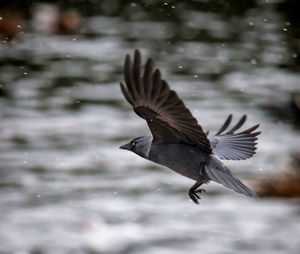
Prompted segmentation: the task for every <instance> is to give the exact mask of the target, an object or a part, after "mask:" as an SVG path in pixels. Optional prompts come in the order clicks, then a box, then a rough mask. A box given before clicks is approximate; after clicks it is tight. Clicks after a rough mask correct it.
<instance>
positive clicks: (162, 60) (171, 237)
mask: <svg viewBox="0 0 300 254" xmlns="http://www.w3.org/2000/svg"><path fill="white" fill-rule="evenodd" d="M204 2H205V1H204ZM254 3H255V4H254V5H253V6H247V8H245V9H244V11H243V13H242V14H241V15H231V16H230V15H229V16H226V15H224V13H222V12H219V11H203V10H201V8H200V9H196V8H192V7H193V6H189V5H184V6H181V5H180V4H179V3H178V6H177V5H176V4H171V3H170V4H169V3H163V2H162V3H160V4H161V6H162V7H161V8H162V10H160V9H158V10H157V11H158V12H159V11H161V12H163V13H165V15H166V16H168V14H170V13H171V14H172V15H175V16H176V19H174V20H173V19H170V20H168V19H167V18H166V19H158V18H155V17H153V16H151V15H150V14H148V13H147V11H145V9H144V10H142V7H143V6H144V5H142V4H136V3H127V4H126V5H125V4H124V6H122V8H124V10H126V11H124V12H125V14H126V15H129V17H131V18H128V16H126V15H125V14H124V15H123V14H122V13H121V14H120V15H93V16H87V17H84V18H83V20H84V22H83V32H82V33H79V34H73V35H55V34H51V35H45V34H40V33H37V32H35V31H34V30H30V29H28V30H27V31H25V32H24V33H23V34H22V36H21V38H19V39H17V40H14V41H12V42H11V43H9V42H8V41H6V40H5V39H3V40H2V42H1V43H0V85H1V89H0V92H1V93H0V114H1V122H0V133H1V136H0V138H1V140H0V161H1V163H0V175H1V177H0V205H1V213H0V218H1V219H0V229H1V230H0V253H18V254H19V253H22V254H23V253H47V254H48V253H149V254H150V253H151V254H155V253H163V254H168V253H175V254H176V253H194V252H201V253H291V254H292V253H299V252H298V251H299V249H300V243H299V233H300V225H299V200H298V199H290V200H284V199H267V198H265V199H262V200H253V199H249V198H246V197H243V196H241V195H238V194H236V193H234V192H232V191H230V190H228V189H225V188H223V187H222V186H220V185H217V184H214V183H210V184H209V185H208V186H205V187H206V189H207V192H208V193H207V194H205V195H203V198H202V200H201V202H200V205H199V206H195V205H194V204H193V203H192V202H190V201H189V198H188V196H187V190H188V188H189V187H190V186H191V185H192V184H193V182H192V181H191V180H189V179H185V178H184V177H181V176H180V175H177V174H175V173H174V172H172V171H170V170H169V169H166V168H163V167H160V166H158V165H155V164H153V163H151V162H148V161H146V160H144V159H141V158H139V157H138V156H136V155H134V154H131V153H128V152H125V151H121V150H119V149H118V147H119V146H120V145H121V144H122V143H124V142H126V141H127V140H128V139H130V138H131V137H136V136H140V135H146V134H148V133H149V131H148V129H147V127H146V123H145V122H144V121H143V120H142V119H140V118H139V117H138V116H136V115H135V114H134V113H133V112H132V109H131V108H130V106H129V105H128V104H127V103H126V102H125V100H124V98H123V97H122V95H121V92H120V90H119V86H118V82H119V81H122V80H123V77H122V65H123V59H124V56H125V54H127V53H130V54H132V53H133V49H134V48H140V49H141V51H142V54H143V57H144V59H146V57H148V56H151V57H153V58H154V59H155V60H156V64H157V66H159V68H161V70H162V72H163V75H164V77H165V78H166V79H167V80H168V81H169V83H170V85H171V87H172V88H174V89H175V90H176V91H178V93H179V95H180V96H181V98H182V99H183V100H184V101H185V103H186V104H187V106H188V107H189V108H190V109H191V111H192V113H193V114H194V115H195V116H196V118H197V119H198V120H199V122H200V123H201V125H202V126H203V128H204V129H205V130H208V129H209V130H211V133H212V134H213V133H214V131H216V130H217V128H218V127H219V126H220V124H222V123H223V121H224V120H225V118H226V117H227V115H228V114H229V113H233V115H234V116H235V119H236V120H237V119H238V118H239V117H240V116H241V115H242V114H244V113H245V114H247V115H248V126H249V127H250V126H251V125H254V124H256V123H261V126H260V130H261V131H262V134H261V136H260V138H259V144H258V154H257V155H255V156H254V157H253V158H251V159H250V160H247V161H242V162H230V161H229V162H226V164H227V165H228V166H229V167H230V168H231V169H232V171H233V172H234V174H235V175H237V176H238V177H240V178H241V179H242V180H243V181H245V182H247V180H248V183H249V181H250V180H253V179H257V178H259V177H260V176H262V175H264V174H266V173H275V172H280V171H284V170H287V169H288V167H289V164H290V161H291V159H290V153H291V152H294V151H297V150H298V149H299V144H300V137H299V128H298V127H297V126H295V125H293V124H292V123H291V122H289V121H288V120H287V121H281V120H280V119H276V118H273V117H271V116H270V115H269V114H268V113H267V112H266V111H265V110H264V108H265V106H266V105H283V104H284V103H287V102H288V101H289V99H290V94H291V93H293V92H296V91H299V87H300V85H299V80H300V75H299V72H298V71H299V66H298V53H297V52H296V51H295V50H294V47H292V46H291V45H294V44H296V45H299V41H298V40H297V39H295V38H294V37H293V34H291V33H292V32H290V30H289V26H291V23H290V21H289V19H288V17H286V16H285V15H284V14H283V13H281V12H280V11H278V8H277V7H278V2H277V1H276V2H274V1H257V2H254ZM146 10H147V9H146ZM128 13H129V14H128ZM174 13H175V14H174ZM135 14H136V15H135ZM132 17H136V18H132ZM297 43H298V44H297Z"/></svg>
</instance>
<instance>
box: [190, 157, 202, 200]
mask: <svg viewBox="0 0 300 254" xmlns="http://www.w3.org/2000/svg"><path fill="white" fill-rule="evenodd" d="M204 164H205V163H201V164H200V172H202V170H203V169H204ZM203 183H204V182H203V180H199V181H197V182H196V183H195V184H194V185H193V186H192V187H191V188H190V189H189V196H190V198H191V199H192V200H193V202H194V203H195V204H199V199H201V198H200V196H199V195H198V194H197V193H205V192H206V190H204V189H198V188H199V187H200V186H201V185H202V184H203ZM197 189H198V190H197Z"/></svg>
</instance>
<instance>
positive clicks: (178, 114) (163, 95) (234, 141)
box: [120, 49, 260, 204]
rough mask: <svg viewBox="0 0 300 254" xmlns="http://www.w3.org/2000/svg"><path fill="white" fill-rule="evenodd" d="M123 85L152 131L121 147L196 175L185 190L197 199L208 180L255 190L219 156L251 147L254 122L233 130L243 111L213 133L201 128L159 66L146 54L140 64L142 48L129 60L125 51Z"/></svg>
mask: <svg viewBox="0 0 300 254" xmlns="http://www.w3.org/2000/svg"><path fill="white" fill-rule="evenodd" d="M124 76H125V85H124V83H122V82H121V83H120V87H121V91H122V93H123V95H124V97H125V99H126V100H127V102H128V103H129V104H131V105H132V107H133V110H134V111H135V113H136V114H137V115H139V116H140V117H142V118H143V119H145V120H146V121H147V124H148V127H149V128H150V131H151V133H152V136H143V137H137V138H134V139H132V140H131V141H130V142H129V143H127V144H125V145H122V146H121V147H120V148H121V149H125V150H129V151H132V152H134V153H136V154H137V155H139V156H141V157H143V158H145V159H147V160H150V161H152V162H155V163H158V164H160V165H163V166H166V167H168V168H170V169H172V170H174V171H175V172H177V173H179V174H181V175H183V176H186V177H188V178H190V179H193V180H195V181H196V183H195V184H194V185H193V186H192V187H191V188H190V189H189V191H188V194H189V196H190V198H191V200H192V201H194V203H196V204H198V203H199V199H200V195H199V194H200V193H203V192H206V191H205V190H204V189H200V188H199V187H200V186H201V185H202V184H204V183H208V182H209V181H210V180H212V181H215V182H217V183H220V184H223V185H224V186H226V187H228V188H230V189H232V190H234V191H236V192H238V193H241V194H244V195H246V196H249V197H254V198H258V197H259V194H257V193H256V192H254V191H252V190H250V189H249V188H248V187H247V186H245V185H244V184H243V183H242V182H241V181H240V180H239V179H237V178H236V177H234V176H233V174H232V173H231V171H230V170H229V169H228V168H227V167H226V166H225V165H224V164H223V163H222V162H221V161H220V160H219V159H222V160H245V159H248V158H250V157H252V156H253V155H254V154H255V150H256V144H257V143H256V142H255V141H256V140H257V136H258V135H259V134H260V132H255V130H256V129H257V128H258V126H259V125H255V126H253V127H251V128H249V129H247V130H244V131H240V132H237V131H238V130H239V129H240V128H241V127H242V125H243V124H244V123H245V122H246V119H247V117H246V115H243V116H242V117H241V119H240V120H239V121H238V122H237V123H236V124H235V125H234V126H233V127H232V128H230V129H228V127H229V125H230V123H231V121H232V115H231V114H230V115H229V116H228V117H227V119H226V120H225V122H224V124H223V125H222V126H221V128H220V129H219V131H218V132H217V133H216V134H215V135H214V136H212V137H208V132H204V131H203V129H202V127H201V126H200V125H199V124H198V122H197V120H196V119H195V118H194V117H193V115H192V113H191V111H190V110H189V109H188V108H187V107H186V106H185V105H184V103H183V101H182V100H181V99H180V98H179V97H178V95H177V93H176V92H175V91H174V90H172V89H170V87H169V85H168V83H167V82H166V81H165V80H164V79H162V77H161V73H160V70H159V69H157V68H156V69H155V68H154V62H153V60H152V59H151V58H149V59H148V60H147V62H146V64H145V67H144V71H143V72H142V68H141V53H140V51H139V50H137V49H136V50H135V52H134V57H133V61H132V60H131V58H130V56H129V55H126V58H125V64H124Z"/></svg>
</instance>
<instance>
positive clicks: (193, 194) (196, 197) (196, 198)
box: [189, 191, 201, 205]
mask: <svg viewBox="0 0 300 254" xmlns="http://www.w3.org/2000/svg"><path fill="white" fill-rule="evenodd" d="M189 196H190V198H191V200H193V202H194V203H195V204H197V205H198V204H199V199H201V198H200V196H199V195H198V194H197V193H196V192H195V191H189Z"/></svg>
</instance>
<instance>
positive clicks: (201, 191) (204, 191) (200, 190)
mask: <svg viewBox="0 0 300 254" xmlns="http://www.w3.org/2000/svg"><path fill="white" fill-rule="evenodd" d="M195 192H196V193H201V194H202V193H206V190H204V189H198V190H196V191H195Z"/></svg>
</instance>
